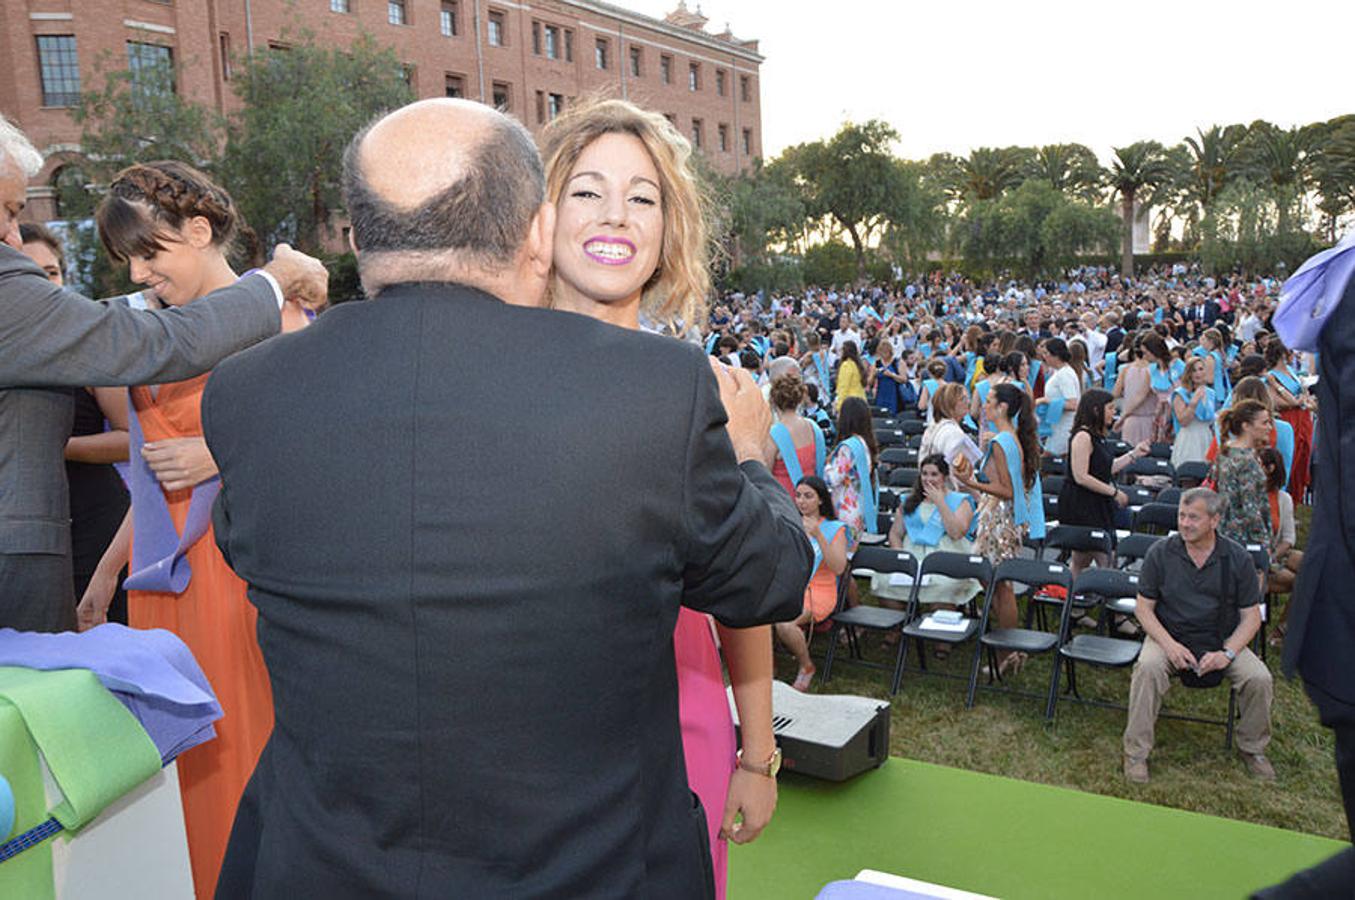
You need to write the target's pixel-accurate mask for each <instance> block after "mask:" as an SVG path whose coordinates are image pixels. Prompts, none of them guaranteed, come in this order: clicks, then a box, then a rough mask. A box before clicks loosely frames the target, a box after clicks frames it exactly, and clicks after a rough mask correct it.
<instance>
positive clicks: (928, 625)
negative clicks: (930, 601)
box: [921, 616, 969, 633]
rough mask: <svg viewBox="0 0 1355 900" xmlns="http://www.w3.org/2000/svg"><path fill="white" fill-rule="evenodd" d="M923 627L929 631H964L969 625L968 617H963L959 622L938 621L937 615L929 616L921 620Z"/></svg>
mask: <svg viewBox="0 0 1355 900" xmlns="http://www.w3.org/2000/svg"><path fill="white" fill-rule="evenodd" d="M921 627H922V628H924V629H926V630H927V631H953V632H957V633H958V632H962V631H964V630H965V629H966V628H967V627H969V620H968V619H961V620H960V621H958V622H938V621H937V620H936V617H935V616H927V618H925V619H923V620H922V622H921Z"/></svg>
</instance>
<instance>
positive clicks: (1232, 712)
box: [1223, 686, 1237, 750]
mask: <svg viewBox="0 0 1355 900" xmlns="http://www.w3.org/2000/svg"><path fill="white" fill-rule="evenodd" d="M1236 717H1237V691H1235V690H1233V688H1232V687H1231V686H1229V688H1228V730H1227V734H1225V735H1224V738H1223V749H1224V750H1231V749H1233V721H1234V720H1235V719H1236Z"/></svg>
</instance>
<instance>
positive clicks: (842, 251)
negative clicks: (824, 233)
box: [803, 241, 864, 287]
mask: <svg viewBox="0 0 1355 900" xmlns="http://www.w3.org/2000/svg"><path fill="white" fill-rule="evenodd" d="M857 266H858V263H857V256H856V251H855V250H854V249H853V248H851V247H848V246H847V245H846V244H844V243H842V242H841V241H829V242H827V243H825V244H815V245H814V246H812V247H810V248H809V249H808V250H806V251H805V255H804V269H803V271H804V281H805V284H813V285H818V286H820V287H836V286H839V285H849V284H851V283H852V282H854V281H856V280H857V278H859V277H861V275H862V273H863V271H864V270H863V269H859V268H858V267H857Z"/></svg>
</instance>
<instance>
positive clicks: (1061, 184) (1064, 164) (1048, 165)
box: [1025, 144, 1101, 201]
mask: <svg viewBox="0 0 1355 900" xmlns="http://www.w3.org/2000/svg"><path fill="white" fill-rule="evenodd" d="M1025 175H1026V177H1027V178H1038V179H1040V180H1041V181H1043V182H1045V183H1046V184H1048V185H1050V186H1051V187H1053V188H1054V190H1056V191H1059V192H1061V193H1064V194H1067V195H1069V196H1071V197H1080V198H1082V199H1083V200H1088V201H1090V200H1094V199H1095V198H1096V196H1097V192H1098V190H1099V189H1100V187H1101V164H1100V163H1098V162H1097V161H1096V154H1095V153H1093V152H1092V151H1091V149H1090V148H1088V147H1085V146H1083V145H1082V144H1046V145H1045V146H1043V147H1040V148H1038V149H1036V150H1035V152H1034V153H1032V154H1031V155H1030V158H1029V159H1028V160H1027V161H1026V171H1025Z"/></svg>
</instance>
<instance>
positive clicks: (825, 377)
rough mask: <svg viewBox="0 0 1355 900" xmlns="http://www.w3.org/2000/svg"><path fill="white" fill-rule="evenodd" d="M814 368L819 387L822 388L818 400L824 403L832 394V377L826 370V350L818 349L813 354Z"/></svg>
mask: <svg viewBox="0 0 1355 900" xmlns="http://www.w3.org/2000/svg"><path fill="white" fill-rule="evenodd" d="M812 359H813V360H814V369H815V371H817V372H818V373H819V387H821V388H823V392H822V396H820V397H819V402H821V403H826V402H827V401H828V400H830V399H832V396H833V377H832V375H831V374H829V371H828V351H826V350H820V351H819V352H818V353H815V354H813V356H812Z"/></svg>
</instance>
